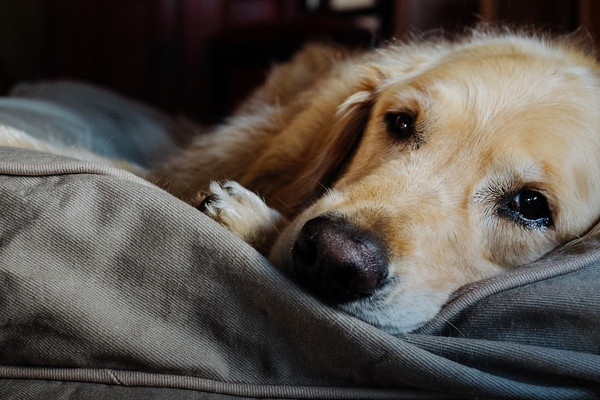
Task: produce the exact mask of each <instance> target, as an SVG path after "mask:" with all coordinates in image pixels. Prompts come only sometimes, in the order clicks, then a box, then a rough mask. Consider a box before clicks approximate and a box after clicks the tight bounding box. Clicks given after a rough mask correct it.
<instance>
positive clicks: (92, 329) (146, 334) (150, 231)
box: [0, 147, 600, 399]
mask: <svg viewBox="0 0 600 400" xmlns="http://www.w3.org/2000/svg"><path fill="white" fill-rule="evenodd" d="M599 282H600V241H599V237H598V236H597V235H590V236H589V237H587V238H585V239H584V240H581V241H579V242H578V243H576V244H573V245H572V246H568V247H565V248H564V249H562V250H561V251H558V252H555V253H553V254H551V255H550V256H548V257H546V258H544V259H543V260H540V261H538V262H536V263H533V264H532V265H528V266H526V267H523V268H520V269H517V270H515V271H512V272H510V273H508V274H506V275H505V276H501V277H496V278H493V279H489V280H486V281H482V282H477V283H475V284H472V285H470V286H468V287H465V288H462V289H461V290H459V291H458V292H457V293H455V295H454V296H453V298H452V299H451V300H450V301H449V302H448V303H447V304H446V305H445V307H444V308H443V309H442V310H441V312H440V313H439V314H438V315H437V316H436V317H435V318H434V319H433V320H432V321H431V322H430V323H428V324H427V325H425V326H423V327H421V328H420V329H418V330H417V331H415V332H412V333H410V334H405V335H398V336H392V335H389V334H387V333H385V332H382V331H380V330H378V329H376V328H374V327H372V326H370V325H368V324H366V323H363V322H361V321H359V320H357V319H354V318H352V317H350V316H348V315H346V314H344V313H342V312H340V311H338V310H336V309H333V308H330V307H328V306H327V305H325V304H322V303H321V302H319V301H318V300H316V299H314V298H313V297H311V296H310V295H309V294H307V293H305V292H304V291H302V290H300V289H299V288H298V287H296V286H295V285H294V284H293V282H291V281H290V280H289V279H288V278H287V277H286V276H285V275H283V274H282V273H280V272H279V271H278V270H277V269H276V268H274V267H273V266H272V265H271V264H269V262H268V261H267V260H266V259H264V258H263V257H262V256H261V255H260V254H259V253H257V252H256V251H254V250H253V249H252V248H250V247H249V246H248V245H246V244H245V243H243V242H242V241H240V240H239V239H238V238H237V237H236V236H234V235H233V234H231V233H230V232H228V231H227V230H225V229H223V228H222V227H221V226H219V225H218V224H216V223H214V222H213V221H212V220H210V219H208V218H207V217H205V216H204V215H203V214H202V213H200V212H198V211H197V210H196V209H194V208H193V207H191V206H189V205H187V204H185V203H183V202H181V201H180V200H178V199H176V198H174V197H172V196H171V195H169V194H168V193H166V192H164V191H163V190H161V189H159V188H157V187H155V186H153V185H152V184H150V183H148V182H146V181H144V180H142V179H140V178H137V177H135V176H133V175H131V174H129V173H127V172H124V171H122V170H118V169H115V168H112V167H108V166H104V165H100V164H94V163H88V162H82V161H76V160H73V159H69V158H65V157H59V156H54V155H50V154H45V153H39V152H35V151H32V150H21V149H15V148H6V147H2V148H0V364H1V366H0V398H3V399H13V398H14V399H17V398H53V399H72V398H86V399H88V398H94V399H109V398H111V399H112V398H122V399H129V398H145V399H164V398H171V399H197V398H203V399H233V398H236V399H238V398H309V399H312V398H314V399H317V398H319V399H323V398H340V399H344V398H396V399H399V398H407V399H431V398H436V399H439V398H526V399H592V398H598V396H599V395H600V392H599V391H598V388H599V387H600V290H599V289H600V287H599Z"/></svg>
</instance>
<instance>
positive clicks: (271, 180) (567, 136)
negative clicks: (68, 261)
mask: <svg viewBox="0 0 600 400" xmlns="http://www.w3.org/2000/svg"><path fill="white" fill-rule="evenodd" d="M598 73H599V70H598V66H597V65H596V62H595V59H594V57H593V55H590V54H588V53H587V52H585V51H583V50H581V49H580V47H579V46H577V45H576V44H575V43H574V41H573V40H571V39H568V38H562V39H549V38H544V37H535V36H529V35H520V34H512V33H504V34H485V33H480V32H475V33H473V34H472V35H469V36H468V37H465V38H463V39H461V40H459V41H452V42H451V41H445V40H439V41H434V42H422V43H408V44H399V45H390V46H388V47H386V48H383V49H380V50H376V51H372V52H365V53H352V52H348V51H345V50H343V49H340V48H334V47H329V46H322V45H309V46H308V47H306V48H305V49H304V50H303V51H302V52H300V53H299V54H298V55H296V56H295V57H294V59H293V60H292V61H291V62H289V63H288V64H285V65H282V66H279V67H277V68H275V70H274V71H273V72H272V73H271V74H270V76H269V78H268V80H267V82H266V83H265V84H264V86H263V87H262V88H260V89H259V90H258V91H257V92H256V93H255V94H254V95H253V96H252V97H251V98H250V99H249V100H248V101H247V102H246V103H245V104H243V106H242V107H241V108H240V109H239V110H238V111H237V113H236V114H235V115H234V116H232V117H231V118H230V119H228V120H227V122H226V123H225V124H224V125H222V126H220V127H218V128H217V129H215V130H214V131H213V132H210V133H207V134H204V135H201V136H199V137H197V138H196V139H195V141H194V142H193V143H192V144H191V145H190V146H189V147H188V148H186V149H185V150H184V151H182V152H181V153H179V154H177V155H175V156H174V157H173V158H172V159H171V161H170V162H168V163H167V164H166V165H164V167H163V168H162V169H161V170H160V171H157V173H156V179H157V181H158V182H160V183H161V184H162V185H163V186H164V187H165V188H167V189H168V190H169V191H171V192H172V193H174V194H175V195H177V196H179V197H181V198H183V199H186V200H188V201H190V202H192V203H194V204H195V205H199V204H200V202H201V201H202V199H205V201H204V202H203V203H202V206H201V207H202V209H203V210H204V211H205V212H206V213H207V214H209V215H211V216H212V217H213V218H215V219H216V220H217V221H219V222H221V223H222V224H224V225H225V226H227V227H229V228H230V229H231V230H233V231H234V232H236V233H238V234H239V235H240V236H241V237H242V238H243V239H245V240H247V241H248V242H249V243H251V244H253V245H254V246H256V247H257V248H259V249H260V250H262V251H263V252H264V253H265V254H268V255H269V258H270V259H271V260H272V261H273V263H274V264H275V265H277V266H279V267H280V268H282V269H284V270H287V271H290V272H291V273H292V274H294V267H293V264H294V262H295V261H294V257H295V256H294V254H293V253H294V246H295V242H296V241H297V239H298V235H299V234H300V232H301V231H302V229H303V226H304V225H305V224H306V223H307V221H309V220H311V219H313V218H316V217H318V216H320V215H335V216H336V218H337V217H341V218H342V219H343V220H344V221H347V222H348V223H349V224H351V225H352V226H353V227H357V228H356V229H358V230H360V231H361V232H364V231H367V232H371V233H373V234H374V235H375V236H377V238H378V239H377V240H380V241H381V242H383V243H384V247H383V248H385V249H386V251H387V256H386V257H387V258H385V261H386V265H387V268H388V273H387V275H386V276H384V278H385V282H383V283H382V284H379V283H377V284H376V285H375V286H376V287H375V289H374V290H373V293H369V295H368V296H365V297H360V296H359V298H357V299H354V298H352V299H350V300H349V301H341V302H339V303H337V304H336V306H338V307H339V308H341V309H343V310H345V311H347V312H349V313H350V314H353V315H355V316H357V317H358V318H361V319H363V320H365V321H367V322H369V323H371V324H374V325H375V326H378V327H381V328H383V329H385V330H387V331H389V332H406V331H410V330H413V329H415V328H417V327H418V326H420V325H422V324H423V323H425V322H426V321H427V320H429V319H430V318H432V317H433V316H434V315H435V314H436V313H437V312H438V311H439V309H440V307H441V306H442V305H443V303H444V302H445V301H446V300H447V298H448V296H449V295H450V294H451V293H452V292H453V291H454V290H456V289H458V288H459V287H461V286H462V285H465V284H468V283H471V282H474V281H476V280H480V279H483V278H486V277H490V276H494V275H497V274H501V273H503V272H504V271H507V270H509V269H510V268H513V267H516V266H521V265H524V264H527V263H529V262H532V261H534V260H536V259H538V258H540V257H541V256H543V255H544V254H546V253H548V252H549V251H551V250H552V249H554V248H556V247H557V246H560V245H561V244H564V243H566V242H568V241H569V240H571V239H573V238H576V237H578V236H580V235H583V234H584V233H585V232H586V231H587V230H589V229H590V227H591V226H592V225H593V224H594V223H595V222H596V220H597V219H598V216H599V212H600V175H599V173H598V166H599V165H600V131H599V130H600V112H599V110H600V78H599V75H598ZM406 115H408V116H409V117H408V118H409V119H408V120H407V121H408V123H409V124H408V125H406V124H404V125H403V122H402V121H401V119H402V118H407V117H406ZM410 117H412V118H414V121H413V120H410ZM394 118H396V120H397V121H400V122H397V121H396V122H394V121H393V119H394ZM398 118H400V120H399V119H398ZM390 120H392V122H391V123H392V125H391V126H392V130H393V131H394V132H391V133H390V122H389V121H390ZM412 122H414V126H412V125H410V124H411V123H412ZM393 124H398V126H400V125H401V126H400V127H399V128H398V126H396V125H393ZM407 126H408V128H411V127H412V130H410V131H409V133H410V135H408V136H406V137H404V136H403V135H402V132H404V131H403V129H405V128H406V127H407ZM396 131H397V132H396ZM399 133H400V134H399ZM215 180H217V181H220V180H234V181H237V182H239V183H240V184H241V186H239V185H237V184H235V183H232V182H227V183H225V184H216V183H213V184H212V185H211V186H210V189H209V183H210V182H211V181H215ZM244 187H245V188H246V189H248V190H249V191H252V192H256V193H258V194H259V195H260V196H261V197H262V198H263V199H264V201H265V203H266V204H268V205H269V206H270V207H271V208H267V207H266V206H264V204H263V203H262V202H261V200H260V199H259V198H258V197H256V196H253V195H252V194H251V193H250V192H248V191H245V190H244ZM207 190H208V193H209V197H208V200H206V199H207V198H206V197H205V196H206V191H207ZM199 192H200V193H203V194H202V195H201V196H199V195H198V193H199ZM211 193H212V195H210V194H211ZM524 198H526V199H525V200H524ZM540 199H541V200H540ZM544 201H545V202H544ZM530 203H533V204H534V205H533V206H532V207H533V208H528V209H527V210H526V213H527V215H525V217H523V215H524V214H520V212H522V211H523V207H524V208H527V207H530V206H529V205H528V204H530ZM536 207H537V208H536ZM544 207H546V209H547V211H548V212H549V213H550V214H549V215H548V218H545V219H544V218H533V217H538V216H540V215H542V214H543V213H544V209H545V208H544ZM275 210H277V211H275ZM538 214H539V215H538ZM542 216H544V215H542ZM527 217H531V218H529V219H528V218H527ZM288 221H289V222H288ZM344 223H345V222H344ZM319 229H320V228H319ZM352 229H354V228H352ZM371 233H369V235H370V234H371Z"/></svg>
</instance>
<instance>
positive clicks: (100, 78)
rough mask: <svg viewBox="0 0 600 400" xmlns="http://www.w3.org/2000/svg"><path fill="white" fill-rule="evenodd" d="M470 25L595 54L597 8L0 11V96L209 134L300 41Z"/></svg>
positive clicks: (147, 3)
mask: <svg viewBox="0 0 600 400" xmlns="http://www.w3.org/2000/svg"><path fill="white" fill-rule="evenodd" d="M480 21H483V22H489V23H510V24H518V25H528V26H530V25H534V26H541V27H543V28H544V29H547V30H551V31H555V32H570V31H574V30H577V29H582V30H584V31H585V32H589V36H590V38H591V40H593V41H595V42H596V43H597V44H598V43H600V2H598V1H595V0H546V1H544V0H517V1H514V0H0V94H6V93H7V91H8V90H9V88H10V87H11V85H13V84H14V83H16V82H19V81H25V80H39V79H56V78H71V79H79V80H84V81H87V82H92V83H95V84H98V85H102V86H105V87H108V88H111V89H114V90H116V91H118V92H120V93H123V94H125V95H128V96H129V97H132V98H136V99H139V100H142V101H144V102H146V103H148V104H151V105H154V106H156V107H158V108H160V109H163V110H165V111H167V112H172V113H177V114H183V115H185V116H187V117H188V118H192V119H194V120H197V121H199V122H202V123H213V122H216V121H219V119H221V118H222V117H223V116H224V115H225V114H227V113H228V112H230V111H231V110H232V108H233V107H235V105H236V104H237V103H238V102H239V101H240V99H242V98H243V97H244V96H246V95H247V94H248V92H249V91H251V90H252V89H253V88H254V87H255V86H256V85H258V84H260V82H261V81H262V80H263V79H264V78H265V76H266V73H267V72H268V70H269V67H270V66H271V65H272V64H273V63H275V62H280V61H283V60H285V59H287V58H288V57H290V55H291V54H292V53H293V52H294V51H295V50H297V49H298V47H299V46H301V45H302V43H304V42H306V41H307V40H329V41H336V42H341V43H344V44H347V45H349V46H365V47H370V46H374V45H377V44H381V43H385V41H386V40H389V39H390V38H392V37H396V38H400V39H402V38H407V37H410V35H412V34H418V33H421V32H431V31H434V32H435V31H440V30H443V31H444V32H455V31H457V30H459V31H460V30H462V29H464V27H465V26H473V25H474V24H475V23H477V22H480Z"/></svg>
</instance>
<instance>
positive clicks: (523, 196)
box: [501, 190, 552, 228]
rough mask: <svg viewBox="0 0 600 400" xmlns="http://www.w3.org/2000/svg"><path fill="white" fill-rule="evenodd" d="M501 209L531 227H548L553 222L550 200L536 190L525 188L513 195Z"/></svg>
mask: <svg viewBox="0 0 600 400" xmlns="http://www.w3.org/2000/svg"><path fill="white" fill-rule="evenodd" d="M501 210H503V211H504V214H506V215H507V216H509V217H511V218H514V219H516V220H517V221H518V222H521V223H523V224H525V225H526V226H527V227H530V228H546V227H548V226H550V225H551V224H552V212H551V211H550V206H549V205H548V200H546V197H545V196H544V195H543V194H541V193H540V192H536V191H534V190H523V191H521V192H519V193H517V194H515V195H513V196H512V198H511V199H510V200H509V201H508V202H507V203H506V205H505V206H503V207H502V208H501Z"/></svg>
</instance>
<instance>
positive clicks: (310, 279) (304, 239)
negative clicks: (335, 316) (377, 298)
mask: <svg viewBox="0 0 600 400" xmlns="http://www.w3.org/2000/svg"><path fill="white" fill-rule="evenodd" d="M292 254H293V260H294V267H295V271H296V273H297V274H298V276H299V277H300V279H301V280H303V281H304V283H305V284H306V285H307V286H308V287H309V289H311V290H313V291H314V292H315V293H316V294H318V295H320V296H321V297H322V298H324V299H325V300H327V301H330V302H335V303H343V302H347V301H351V300H356V299H359V298H361V297H368V296H370V295H372V294H373V292H375V290H376V289H377V288H379V287H380V286H381V285H382V283H383V281H384V280H385V278H386V277H387V274H388V268H387V264H388V263H387V255H386V251H385V249H384V247H383V245H382V244H381V242H380V240H379V239H378V238H377V237H376V236H375V235H373V234H372V233H370V232H367V231H363V230H360V229H358V228H357V227H356V226H354V225H352V224H351V223H349V222H348V221H346V220H345V219H343V218H339V217H334V216H328V215H323V216H320V217H317V218H314V219H311V220H310V221H308V222H306V224H305V225H304V227H303V228H302V230H301V231H300V234H299V235H298V239H297V241H296V244H295V245H294V248H293V250H292Z"/></svg>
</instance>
